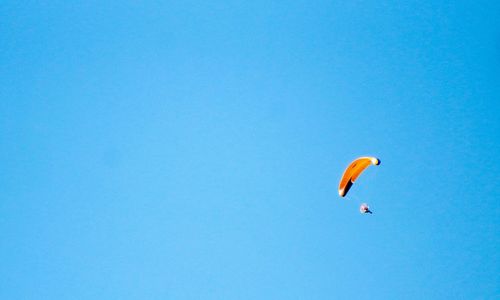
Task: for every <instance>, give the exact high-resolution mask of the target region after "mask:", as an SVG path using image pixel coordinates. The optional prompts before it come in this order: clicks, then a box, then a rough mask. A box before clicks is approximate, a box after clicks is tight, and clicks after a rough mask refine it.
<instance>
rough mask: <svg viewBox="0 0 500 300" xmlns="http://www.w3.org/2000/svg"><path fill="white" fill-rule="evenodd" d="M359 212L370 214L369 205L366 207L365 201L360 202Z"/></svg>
mask: <svg viewBox="0 0 500 300" xmlns="http://www.w3.org/2000/svg"><path fill="white" fill-rule="evenodd" d="M359 212H360V213H362V214H371V213H372V212H371V210H370V207H368V204H366V203H363V204H361V206H360V207H359Z"/></svg>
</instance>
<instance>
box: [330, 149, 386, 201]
mask: <svg viewBox="0 0 500 300" xmlns="http://www.w3.org/2000/svg"><path fill="white" fill-rule="evenodd" d="M379 164H380V160H379V159H378V158H376V157H360V158H357V159H355V160H354V161H353V162H352V163H351V164H350V165H349V166H348V167H347V168H346V169H345V171H344V174H343V175H342V179H340V183H339V195H340V197H344V196H345V195H347V192H349V189H351V186H352V184H353V183H354V181H356V179H357V178H358V177H359V175H360V174H361V173H363V171H364V170H366V168H368V167H369V166H370V165H376V166H377V165H379Z"/></svg>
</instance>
